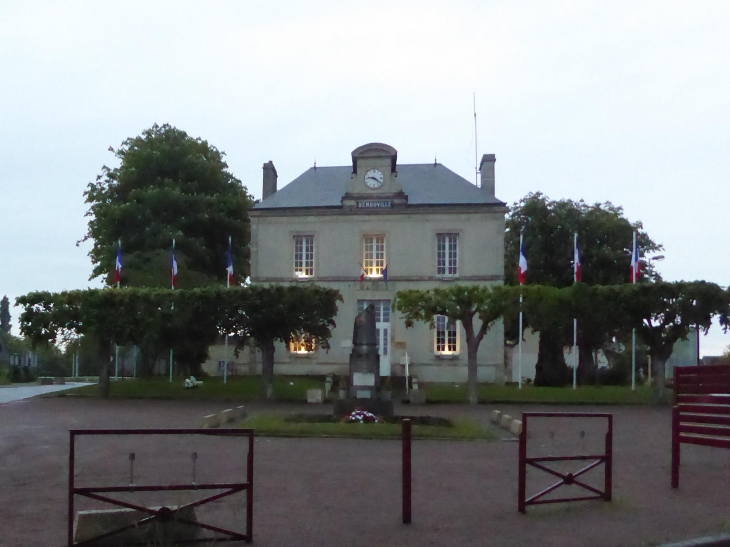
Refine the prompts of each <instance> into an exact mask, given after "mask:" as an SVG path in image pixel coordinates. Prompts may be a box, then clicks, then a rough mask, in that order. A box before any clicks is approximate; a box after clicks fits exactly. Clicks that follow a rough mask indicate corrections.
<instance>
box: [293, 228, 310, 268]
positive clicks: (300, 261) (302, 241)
mask: <svg viewBox="0 0 730 547" xmlns="http://www.w3.org/2000/svg"><path fill="white" fill-rule="evenodd" d="M294 275H295V276H296V277H312V276H313V275H314V236H294Z"/></svg>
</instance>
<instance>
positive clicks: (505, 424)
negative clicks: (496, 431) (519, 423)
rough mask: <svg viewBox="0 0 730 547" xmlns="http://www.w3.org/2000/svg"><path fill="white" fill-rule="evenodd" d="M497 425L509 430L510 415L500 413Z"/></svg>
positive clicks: (510, 423)
mask: <svg viewBox="0 0 730 547" xmlns="http://www.w3.org/2000/svg"><path fill="white" fill-rule="evenodd" d="M499 425H500V427H501V428H502V429H506V430H507V431H509V428H510V426H511V425H512V416H510V415H509V414H502V419H501V420H500V422H499Z"/></svg>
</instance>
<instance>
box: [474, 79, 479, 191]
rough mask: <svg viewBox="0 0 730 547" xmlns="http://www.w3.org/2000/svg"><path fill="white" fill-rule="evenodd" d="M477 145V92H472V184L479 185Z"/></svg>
mask: <svg viewBox="0 0 730 547" xmlns="http://www.w3.org/2000/svg"><path fill="white" fill-rule="evenodd" d="M478 150H479V146H478V144H477V94H476V92H474V185H475V186H476V187H477V188H478V187H479V168H478V167H477V154H478Z"/></svg>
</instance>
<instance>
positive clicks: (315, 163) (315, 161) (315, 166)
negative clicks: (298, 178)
mask: <svg viewBox="0 0 730 547" xmlns="http://www.w3.org/2000/svg"><path fill="white" fill-rule="evenodd" d="M314 170H315V171H316V170H317V158H314Z"/></svg>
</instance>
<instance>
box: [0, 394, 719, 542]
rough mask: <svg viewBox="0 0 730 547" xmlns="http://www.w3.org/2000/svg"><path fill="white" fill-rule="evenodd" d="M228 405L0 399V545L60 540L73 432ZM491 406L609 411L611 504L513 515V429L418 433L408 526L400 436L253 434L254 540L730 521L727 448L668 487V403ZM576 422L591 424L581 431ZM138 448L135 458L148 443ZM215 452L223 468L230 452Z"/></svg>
mask: <svg viewBox="0 0 730 547" xmlns="http://www.w3.org/2000/svg"><path fill="white" fill-rule="evenodd" d="M231 406H233V403H222V402H178V401H142V400H139V401H134V400H111V401H100V400H96V399H74V398H71V397H67V398H57V397H54V398H51V397H47V398H34V399H25V400H21V401H16V402H11V403H6V404H0V507H2V513H1V514H2V519H1V520H2V522H3V527H2V538H1V539H0V544H2V545H3V546H7V547H10V546H16V545H33V546H39V545H43V546H61V545H65V538H66V511H67V501H66V500H67V480H68V429H70V428H92V427H194V426H197V423H198V420H199V418H200V417H201V416H203V415H204V414H209V413H211V412H215V411H219V410H222V409H224V408H228V407H231ZM247 406H248V408H249V410H250V412H252V413H253V412H258V411H271V410H276V411H280V412H306V411H312V410H311V409H313V408H316V411H319V412H326V411H328V407H326V406H322V407H305V406H304V405H282V404H276V405H265V404H256V405H247ZM493 408H494V407H492V406H478V407H476V408H472V407H469V406H466V405H440V406H435V405H433V406H432V405H429V406H425V407H410V408H409V407H401V408H397V412H399V413H408V414H415V413H420V414H430V415H438V416H445V417H454V418H456V417H466V418H471V419H474V420H478V421H480V422H482V423H484V424H487V423H488V417H489V413H490V412H491V410H492V409H493ZM500 409H501V410H504V411H506V412H507V413H509V414H511V415H512V416H515V417H518V416H519V415H520V414H521V412H522V411H527V410H551V411H558V410H565V411H576V410H580V411H596V412H612V413H613V414H614V420H615V421H614V431H615V436H614V472H613V476H614V501H613V502H610V503H606V502H584V503H578V504H556V505H548V506H541V507H529V508H528V513H527V515H521V514H519V513H518V512H517V443H516V442H513V439H511V438H510V437H509V436H508V435H506V434H505V435H504V437H505V438H506V439H509V440H505V441H496V442H485V441H476V442H466V441H414V445H413V524H411V525H410V526H405V525H403V524H401V522H400V519H401V516H400V500H401V498H400V495H401V494H400V456H401V453H400V442H399V441H383V440H378V441H374V440H373V441H369V440H354V439H290V438H258V439H257V440H256V455H255V459H256V466H255V504H254V543H255V544H257V545H262V546H269V545H270V546H285V545H292V546H293V545H297V546H308V545H312V546H315V545H316V546H323V547H327V546H338V547H340V546H345V545H347V546H372V545H379V546H380V545H401V546H411V545H412V546H419V547H420V546H424V545H444V546H453V545H464V546H480V547H481V546H484V545H496V546H515V547H516V546H528V545H535V546H538V545H539V546H556V547H557V546H560V547H570V546H595V547H598V546H607V547H608V546H632V547H634V546H636V547H638V546H642V545H658V544H661V543H664V542H668V541H677V540H680V539H685V538H690V537H695V536H702V535H707V534H711V533H715V532H720V531H723V530H724V531H726V530H727V529H728V528H730V515H729V514H728V507H730V477H729V476H728V475H729V474H728V471H729V470H730V451H725V450H722V449H712V448H705V447H696V446H688V447H683V449H682V474H681V484H680V489H679V490H676V491H675V490H672V489H671V488H670V486H669V463H670V452H669V448H670V442H669V441H670V411H669V409H667V408H648V407H603V406H602V407H596V408H586V407H575V406H571V407H562V408H561V407H555V406H551V407H549V408H545V407H542V408H541V407H537V406H529V405H519V406H518V405H512V406H506V405H504V406H502V407H500ZM531 429H532V426H531ZM550 431H553V432H554V435H553V436H552V437H551V436H550ZM580 431H585V432H586V433H585V436H584V437H581V436H580ZM601 434H602V430H601V427H600V426H595V425H591V424H590V423H588V422H571V423H570V424H568V423H566V422H561V423H550V422H546V423H545V425H544V427H538V426H537V425H536V426H535V430H534V436H532V437H531V438H530V447H531V450H532V453H541V454H549V453H560V452H561V451H562V450H568V451H578V452H580V451H592V450H593V449H594V447H598V446H600V444H601V442H602V436H601ZM88 448H89V446H86V447H85V449H87V452H86V453H85V454H86V455H85V456H84V457H86V458H87V459H88V461H89V465H91V463H94V464H95V465H97V466H100V467H99V468H98V469H97V471H99V472H100V473H101V475H98V476H106V477H107V478H108V477H117V478H118V479H119V480H120V482H119V484H124V479H122V478H120V477H124V476H126V475H125V474H126V473H127V467H126V465H127V464H126V456H127V454H126V452H123V453H116V452H114V451H110V449H109V448H108V447H107V448H105V449H102V448H101V447H97V449H96V450H88ZM153 448H155V447H153V446H147V447H146V449H147V450H151V449H153ZM137 450H139V451H140V453H141V451H143V450H145V447H138V448H137ZM117 452H122V449H121V448H120V449H119V450H118V451H117ZM215 454H218V456H217V457H218V458H219V459H220V463H221V466H220V469H224V468H225V467H226V465H225V464H226V462H227V459H226V458H227V456H225V455H224V454H223V452H215ZM165 457H167V455H166V453H162V454H160V462H159V465H160V466H163V467H162V468H160V469H159V472H160V474H161V475H162V474H163V471H164V468H169V467H170V466H171V465H173V464H172V463H171V462H166V461H165V459H164V458H165ZM207 457H208V456H206V458H207ZM213 457H215V456H213ZM140 459H141V458H140ZM203 459H204V458H203V457H202V456H201V461H202V460H203ZM140 465H141V463H140ZM201 465H203V464H202V463H201ZM83 469H86V468H82V471H80V474H83V473H84V471H83ZM206 469H207V470H210V472H211V473H212V472H214V471H218V470H219V469H218V467H217V466H208V467H206ZM540 475H541V474H540V473H539V472H537V471H536V472H534V473H533V472H530V473H529V474H528V491H529V492H531V493H534V492H537V491H539V490H540V489H541V488H542V487H544V486H545V485H547V484H549V483H550V482H551V480H550V479H549V478H548V477H541V476H540ZM82 478H88V477H79V479H82ZM92 478H93V477H92ZM600 478H601V477H600V474H597V475H594V476H593V478H592V479H590V477H589V480H592V481H593V482H592V484H595V485H598V484H600ZM563 488H565V487H563ZM570 488H576V487H574V486H573V487H570ZM559 491H560V490H559ZM559 491H558V492H559Z"/></svg>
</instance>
